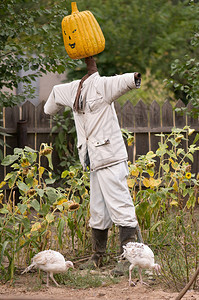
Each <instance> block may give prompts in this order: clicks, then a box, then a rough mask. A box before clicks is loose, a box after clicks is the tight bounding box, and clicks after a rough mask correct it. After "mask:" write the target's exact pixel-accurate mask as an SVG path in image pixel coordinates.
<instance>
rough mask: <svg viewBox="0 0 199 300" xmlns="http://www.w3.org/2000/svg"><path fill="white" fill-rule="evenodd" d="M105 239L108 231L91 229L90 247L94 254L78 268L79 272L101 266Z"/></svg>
mask: <svg viewBox="0 0 199 300" xmlns="http://www.w3.org/2000/svg"><path fill="white" fill-rule="evenodd" d="M107 238H108V229H104V230H100V229H95V228H92V247H93V251H94V253H93V255H92V256H91V258H90V259H89V260H88V261H87V262H86V263H84V264H81V265H80V266H79V269H80V270H84V269H96V268H99V267H101V266H102V259H103V256H104V254H105V251H106V244H107Z"/></svg>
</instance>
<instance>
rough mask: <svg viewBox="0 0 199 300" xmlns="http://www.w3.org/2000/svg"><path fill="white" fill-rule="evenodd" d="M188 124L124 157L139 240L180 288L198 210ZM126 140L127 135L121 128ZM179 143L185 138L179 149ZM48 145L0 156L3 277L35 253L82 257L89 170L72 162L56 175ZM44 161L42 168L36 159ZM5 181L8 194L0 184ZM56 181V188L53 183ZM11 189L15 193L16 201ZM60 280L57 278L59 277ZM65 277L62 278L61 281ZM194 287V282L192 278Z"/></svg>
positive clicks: (190, 265) (194, 251) (192, 256)
mask: <svg viewBox="0 0 199 300" xmlns="http://www.w3.org/2000/svg"><path fill="white" fill-rule="evenodd" d="M193 133H194V130H193V129H191V128H190V127H188V126H186V127H184V128H183V129H178V128H173V130H172V132H171V133H169V134H163V133H162V134H159V135H158V136H159V138H160V142H159V148H158V149H157V150H156V151H155V152H153V151H149V152H148V153H147V154H146V155H142V156H140V157H138V159H137V160H136V161H135V163H131V162H129V178H128V185H129V188H130V192H131V194H132V199H133V201H134V204H135V208H136V213H137V218H138V221H139V224H140V227H141V231H142V235H143V238H144V241H145V243H148V244H149V245H150V247H151V248H152V249H153V250H154V251H155V254H156V255H157V259H158V260H159V263H160V264H161V266H162V276H160V279H161V281H162V282H164V284H166V285H167V286H169V287H171V288H173V289H177V290H179V289H180V288H181V287H182V286H183V285H184V283H185V282H187V281H188V280H189V279H190V275H191V274H192V272H193V270H195V269H196V268H197V266H198V251H199V249H198V244H199V243H198V228H197V214H196V213H195V210H196V209H197V203H198V188H199V175H198V174H193V173H192V170H191V163H192V165H193V164H194V157H196V154H197V153H198V150H199V147H198V146H197V142H198V140H199V134H196V135H195V139H194V141H193V142H192V143H190V142H189V138H190V136H191V135H192V134H193ZM123 134H124V135H125V136H126V137H127V138H128V142H129V143H132V141H133V137H132V134H130V133H128V131H127V130H123ZM182 143H186V145H187V148H186V150H184V147H183V146H182ZM52 150H53V149H52V147H50V146H48V145H47V144H41V147H40V150H39V151H35V150H33V149H31V148H29V147H25V148H24V149H20V148H15V149H14V154H13V155H8V156H6V157H5V158H4V160H3V161H2V164H3V165H4V166H6V167H8V166H9V167H10V169H11V170H10V171H9V172H8V173H7V175H6V176H5V178H4V181H2V182H1V183H0V188H1V191H0V197H1V198H0V199H1V210H0V214H1V218H0V222H1V223H0V227H1V231H0V253H1V254H0V263H1V278H2V279H4V280H11V281H12V280H13V279H14V278H15V270H16V269H17V268H22V267H24V266H25V265H26V264H28V263H29V262H30V260H31V258H32V256H33V255H34V254H36V253H37V252H39V251H41V250H44V249H49V248H51V249H54V250H58V251H61V252H64V253H66V252H67V251H68V253H70V256H71V255H72V256H73V258H74V257H76V258H77V257H83V256H84V255H85V254H89V252H90V251H91V245H90V242H89V240H90V239H89V237H90V232H89V225H88V221H89V217H90V215H89V171H87V172H83V171H82V169H81V166H80V164H79V163H78V162H76V164H74V165H73V166H70V167H67V169H66V170H64V171H63V172H62V173H61V178H60V181H58V180H56V179H55V178H54V176H53V175H52V174H53V173H52V172H53V166H52V161H51V155H52ZM45 160H47V161H48V167H43V165H42V164H44V163H45ZM6 185H7V186H8V188H7V191H8V192H6V194H5V193H4V191H3V187H5V186H6ZM56 186H58V187H56ZM17 189H18V190H19V197H18V199H16V194H17ZM116 231H117V228H116V227H114V226H113V228H112V230H110V235H109V241H108V250H107V252H108V254H114V256H115V257H116V256H117V250H118V249H117V234H116ZM57 278H58V279H59V277H57ZM63 278H64V277H60V280H61V281H62V282H64V279H63ZM195 285H196V283H195Z"/></svg>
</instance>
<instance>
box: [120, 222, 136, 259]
mask: <svg viewBox="0 0 199 300" xmlns="http://www.w3.org/2000/svg"><path fill="white" fill-rule="evenodd" d="M119 239H120V254H122V253H123V246H124V245H126V244H127V243H128V242H135V241H136V228H134V227H126V226H119Z"/></svg>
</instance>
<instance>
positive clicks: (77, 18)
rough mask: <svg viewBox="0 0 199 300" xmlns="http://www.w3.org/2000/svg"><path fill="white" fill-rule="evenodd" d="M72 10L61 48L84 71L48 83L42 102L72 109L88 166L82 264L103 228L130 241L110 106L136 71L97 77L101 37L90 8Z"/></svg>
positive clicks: (99, 250) (130, 217) (123, 164)
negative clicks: (88, 244) (115, 229)
mask: <svg viewBox="0 0 199 300" xmlns="http://www.w3.org/2000/svg"><path fill="white" fill-rule="evenodd" d="M71 6H72V13H71V15H69V16H66V17H65V18H64V19H63V20H62V33H63V40H64V45H65V49H66V51H67V53H68V55H69V56H70V57H71V58H72V59H81V58H85V62H86V64H87V69H88V73H87V74H86V75H85V76H84V77H83V78H82V79H81V80H75V81H73V82H70V83H65V84H60V85H56V86H54V87H53V89H52V92H51V93H50V95H49V98H48V100H47V102H46V104H45V106H44V111H45V113H46V114H50V115H52V114H55V113H56V112H57V111H58V110H59V109H60V108H61V106H69V107H71V109H72V110H73V114H74V121H75V126H76V131H77V139H78V143H77V148H78V152H79V158H80V162H81V164H82V166H83V169H84V170H87V169H88V168H89V169H90V221H89V225H90V227H91V229H92V245H93V255H92V257H91V259H90V260H89V262H88V264H87V266H88V265H89V264H90V265H93V266H95V267H100V266H101V265H102V257H103V255H104V254H105V251H106V244H107V237H108V229H109V228H110V227H111V226H112V224H113V223H114V224H116V226H119V239H120V249H121V251H122V246H123V245H125V244H126V243H128V242H133V241H135V237H136V226H137V218H136V215H135V208H134V205H133V201H132V199H131V196H130V192H129V189H128V185H127V176H128V164H127V160H128V155H127V151H126V146H125V144H124V141H123V137H122V133H121V129H120V126H119V122H118V119H117V115H116V112H115V109H114V101H116V100H117V98H118V97H120V96H122V95H123V94H125V93H126V92H128V91H129V90H131V89H136V88H139V87H140V84H141V75H140V74H139V73H126V74H122V75H116V76H111V77H101V76H100V75H99V73H98V70H97V66H96V63H95V60H94V58H93V55H96V54H98V53H100V52H102V51H103V50H104V48H105V39H104V36H103V33H102V31H101V29H100V26H99V24H98V23H97V21H96V19H95V17H94V16H93V14H92V13H91V12H90V11H83V12H79V11H78V9H77V5H76V2H72V4H71Z"/></svg>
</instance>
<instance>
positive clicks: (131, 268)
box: [129, 264, 135, 286]
mask: <svg viewBox="0 0 199 300" xmlns="http://www.w3.org/2000/svg"><path fill="white" fill-rule="evenodd" d="M133 267H134V265H133V264H132V265H130V267H129V286H131V285H134V286H135V282H133V281H132V280H131V272H132V270H133Z"/></svg>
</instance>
